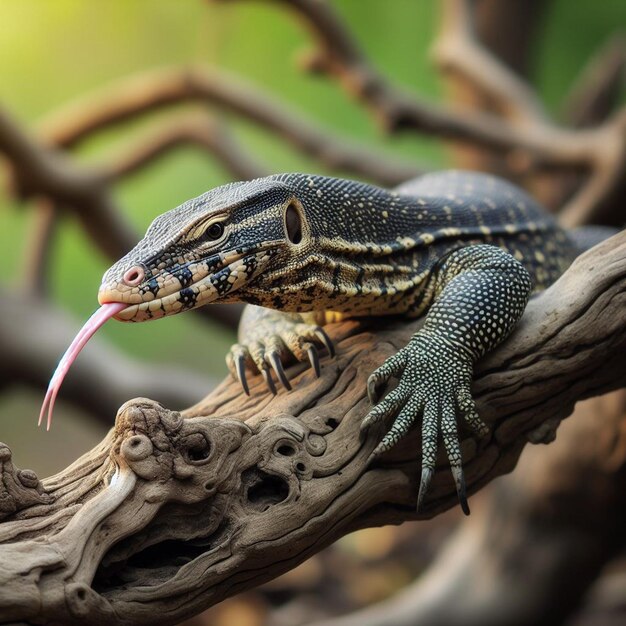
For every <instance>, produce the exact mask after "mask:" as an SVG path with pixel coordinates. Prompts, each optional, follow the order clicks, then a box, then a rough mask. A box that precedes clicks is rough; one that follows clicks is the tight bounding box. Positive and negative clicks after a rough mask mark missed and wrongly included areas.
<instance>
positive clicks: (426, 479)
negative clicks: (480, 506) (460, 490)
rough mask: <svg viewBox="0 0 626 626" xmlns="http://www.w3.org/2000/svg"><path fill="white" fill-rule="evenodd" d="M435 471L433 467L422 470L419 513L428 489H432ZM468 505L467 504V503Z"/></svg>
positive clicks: (418, 503)
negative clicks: (431, 483) (431, 482)
mask: <svg viewBox="0 0 626 626" xmlns="http://www.w3.org/2000/svg"><path fill="white" fill-rule="evenodd" d="M434 473H435V470H434V469H432V468H431V467H423V468H422V479H421V481H420V490H419V493H418V494H417V511H418V512H419V511H420V510H421V508H422V505H423V504H424V498H425V497H426V493H427V492H428V488H429V487H430V481H431V480H432V478H433V474H434ZM466 504H467V503H466Z"/></svg>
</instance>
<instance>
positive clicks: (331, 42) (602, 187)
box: [273, 0, 626, 227]
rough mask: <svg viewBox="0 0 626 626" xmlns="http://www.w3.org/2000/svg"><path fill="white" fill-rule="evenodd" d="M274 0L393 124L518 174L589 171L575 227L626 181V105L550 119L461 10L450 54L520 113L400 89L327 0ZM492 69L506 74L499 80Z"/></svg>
mask: <svg viewBox="0 0 626 626" xmlns="http://www.w3.org/2000/svg"><path fill="white" fill-rule="evenodd" d="M273 1H274V2H276V3H280V4H281V5H283V6H285V7H287V8H289V9H291V10H293V11H294V12H295V13H296V15H297V16H298V17H300V18H301V19H302V20H303V22H304V24H305V25H306V26H307V27H308V29H309V30H310V31H311V33H312V35H313V38H314V39H315V41H316V44H317V50H316V51H315V52H314V53H313V54H312V55H310V56H309V58H308V61H307V63H306V65H307V67H308V68H309V69H312V70H314V71H316V72H324V73H326V74H328V75H329V76H331V77H332V78H335V79H336V80H337V81H338V82H339V84H340V85H341V86H342V87H343V88H344V90H345V91H346V92H347V93H348V94H349V95H351V96H352V97H354V98H356V99H357V100H358V101H359V102H361V103H362V104H363V105H364V106H365V107H366V108H368V109H369V110H370V111H371V112H372V114H373V115H374V117H375V118H376V119H377V120H378V121H379V122H380V123H382V125H383V126H384V127H385V128H386V129H387V130H388V131H389V132H398V131H406V130H412V131H417V132H421V133H427V134H431V135H436V136H438V137H441V138H443V139H451V140H454V141H459V142H465V143H468V144H470V145H472V146H476V147H481V148H485V149H489V150H491V151H495V152H497V153H500V154H502V153H503V154H504V156H505V157H507V158H508V159H509V163H508V166H509V168H510V169H511V170H512V171H513V172H516V173H517V174H522V173H531V172H538V171H545V170H552V169H558V170H562V171H567V172H579V173H583V172H587V173H588V174H589V180H588V182H587V183H586V184H585V185H583V187H582V188H581V190H580V192H579V193H577V194H576V195H575V197H574V198H573V199H572V200H571V201H570V203H569V204H568V206H567V207H566V209H565V210H564V211H563V214H562V219H563V223H564V224H565V225H567V226H569V227H573V226H579V225H582V224H584V223H585V220H586V219H588V217H589V215H590V214H595V213H594V211H595V210H596V207H598V206H600V207H601V208H600V210H599V213H600V214H602V207H603V205H604V203H605V201H606V200H607V198H609V197H612V196H613V195H614V194H615V193H616V192H617V190H618V189H620V188H621V186H620V181H621V180H622V179H623V177H624V172H625V171H626V109H624V110H622V111H618V112H617V113H615V114H614V115H613V116H611V117H610V118H609V119H608V120H606V121H605V122H604V123H602V124H599V125H597V126H595V127H593V128H584V129H568V128H563V127H559V126H557V125H556V124H553V123H550V122H547V121H545V120H544V119H543V114H542V108H541V105H540V103H539V102H538V99H537V97H536V96H535V95H534V94H533V93H532V91H531V90H530V88H529V87H527V86H526V85H525V84H524V83H523V81H521V79H519V78H518V77H516V76H515V75H514V74H513V73H512V72H511V71H510V70H508V69H507V68H506V67H505V66H504V65H503V64H502V63H500V62H499V60H497V59H495V58H494V57H493V55H491V54H490V53H489V52H488V51H487V50H486V49H484V48H483V47H481V46H480V45H479V44H478V42H476V40H475V39H474V38H473V35H472V31H471V29H469V28H468V27H467V26H466V24H465V22H463V23H461V20H459V19H457V17H455V18H454V19H452V18H451V19H450V20H448V26H449V27H450V28H451V30H452V33H453V35H452V36H451V37H450V38H449V39H448V40H447V41H448V45H449V44H450V39H452V40H453V42H454V46H452V47H451V50H452V52H454V54H451V55H448V56H447V58H446V64H447V65H448V66H450V65H453V66H454V68H455V69H456V70H461V71H463V72H465V73H466V74H469V78H470V80H473V81H475V82H476V81H479V85H480V86H481V88H482V89H483V90H485V91H487V92H488V93H490V94H491V95H492V96H493V97H495V98H496V100H497V101H498V102H500V104H501V105H503V106H504V108H505V110H506V111H507V112H508V114H515V116H516V120H515V121H512V120H507V119H503V118H502V117H500V116H497V115H494V114H489V113H484V112H476V111H473V112H468V111H466V110H463V111H461V110H454V109H451V108H448V107H445V106H441V105H439V104H438V105H433V104H430V103H428V102H426V101H424V100H421V99H419V98H416V97H414V96H413V95H409V94H407V93H405V92H403V91H400V90H398V89H397V88H395V87H393V86H392V85H390V84H389V83H388V81H387V80H386V78H385V77H384V76H383V75H381V74H380V73H379V72H377V71H376V70H375V69H374V68H373V66H372V65H371V63H370V62H369V60H368V59H367V58H366V56H365V55H364V54H363V53H362V52H361V51H360V50H359V48H358V46H357V45H356V43H355V42H354V41H353V39H352V37H351V35H350V33H349V32H348V30H347V29H346V28H345V26H344V24H343V23H342V22H341V20H340V19H339V18H338V17H337V15H336V14H335V12H334V10H333V9H332V8H331V6H330V5H329V4H328V3H327V2H323V1H321V0H273ZM446 6H447V7H448V9H449V10H448V11H447V13H446V14H447V15H448V17H449V16H451V15H453V14H454V10H457V11H459V10H462V11H465V9H466V2H465V0H449V2H448V4H447V5H446ZM465 53H467V54H469V55H470V56H471V58H472V60H473V62H478V63H481V64H482V65H480V66H479V67H478V68H477V67H474V65H469V64H466V63H465V62H464V61H463V59H460V58H458V55H462V54H465ZM452 58H454V61H453V60H452ZM492 71H493V72H495V73H496V74H495V75H496V76H497V77H498V80H491V74H490V72H492ZM502 83H503V84H504V85H506V86H507V88H510V89H512V90H513V93H514V94H516V95H517V96H518V97H519V98H520V99H521V101H520V102H519V103H518V102H516V101H515V99H514V98H510V97H509V96H508V94H507V93H506V90H504V89H502V88H501V84H502Z"/></svg>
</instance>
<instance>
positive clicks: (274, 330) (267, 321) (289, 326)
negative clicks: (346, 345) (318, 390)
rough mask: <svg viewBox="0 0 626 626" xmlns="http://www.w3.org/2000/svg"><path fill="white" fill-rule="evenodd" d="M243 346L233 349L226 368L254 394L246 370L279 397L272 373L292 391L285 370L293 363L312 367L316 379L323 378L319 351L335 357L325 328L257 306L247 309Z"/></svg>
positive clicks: (299, 317)
mask: <svg viewBox="0 0 626 626" xmlns="http://www.w3.org/2000/svg"><path fill="white" fill-rule="evenodd" d="M239 338H240V343H237V344H235V345H233V346H232V347H231V349H230V352H229V353H228V354H227V356H226V364H227V365H228V368H229V370H230V372H231V373H232V375H233V376H234V377H235V378H237V379H238V380H239V382H240V383H241V386H242V387H243V390H244V392H245V393H246V394H248V395H249V394H250V390H249V387H248V381H247V376H246V370H247V369H250V370H252V371H253V372H254V373H260V374H261V375H262V376H263V379H264V380H265V384H266V385H267V387H268V389H269V390H270V391H271V392H272V394H274V395H275V394H276V393H277V389H276V385H275V383H274V380H273V378H272V372H273V373H274V375H275V376H276V378H277V380H278V381H279V382H280V384H281V385H282V386H283V387H284V388H285V389H287V390H288V391H289V390H291V383H290V382H289V379H288V378H287V374H286V373H285V369H284V366H285V365H286V364H288V363H290V362H295V361H304V362H308V363H310V365H311V367H312V368H313V370H314V372H315V375H316V376H317V377H318V378H319V376H320V375H321V366H320V356H319V350H320V349H324V348H325V349H326V350H327V352H328V353H329V355H330V356H331V357H334V356H335V349H334V346H333V344H332V341H331V340H330V338H329V337H328V335H327V334H326V332H325V331H324V329H323V328H322V327H321V326H318V325H315V324H307V323H305V322H304V321H303V320H302V317H301V316H300V315H298V314H289V313H281V312H279V311H273V310H271V309H265V308H262V307H257V306H250V305H249V306H247V307H246V309H245V310H244V314H243V316H242V320H241V324H240V327H239Z"/></svg>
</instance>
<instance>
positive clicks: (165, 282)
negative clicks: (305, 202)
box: [98, 178, 310, 322]
mask: <svg viewBox="0 0 626 626" xmlns="http://www.w3.org/2000/svg"><path fill="white" fill-rule="evenodd" d="M309 239H310V234H309V228H308V225H307V223H306V220H305V218H304V211H303V209H302V205H301V204H300V202H299V200H298V199H297V198H296V197H295V196H294V194H293V192H292V191H291V190H290V189H289V188H288V187H287V186H286V185H285V184H284V183H282V182H280V181H278V180H275V179H272V178H261V179H257V180H254V181H250V182H243V183H232V184H229V185H225V186H223V187H218V188H216V189H214V190H212V191H209V192H208V193H205V194H204V195H202V196H199V197H198V198H195V199H193V200H190V201H188V202H185V203H184V204H182V205H181V206H179V207H177V208H175V209H173V210H171V211H169V212H167V213H164V214H163V215H160V216H159V217H157V218H156V219H155V220H154V222H153V223H152V224H151V226H150V227H149V228H148V230H147V232H146V234H145V236H144V238H143V239H142V240H141V241H140V242H139V243H138V244H137V245H136V246H135V248H133V249H132V250H131V251H130V252H129V253H128V254H127V255H126V256H124V257H123V258H122V259H120V260H119V261H118V262H117V263H115V265H113V266H112V267H111V268H110V269H109V270H108V271H107V272H106V273H105V275H104V277H103V280H102V285H101V287H100V291H99V293H98V300H99V301H100V304H103V305H104V304H110V303H123V304H126V305H127V306H126V307H125V308H123V309H121V310H119V311H117V312H116V313H115V315H114V317H115V318H116V319H118V320H121V321H134V322H139V321H145V320H151V319H157V318H160V317H163V316H165V315H172V314H175V313H180V312H182V311H186V310H189V309H193V308H196V307H199V306H202V305H204V304H208V303H210V302H233V301H246V300H247V298H246V295H247V292H246V290H247V288H248V287H252V286H254V285H256V283H258V282H259V281H262V280H266V279H268V275H269V274H271V272H272V269H273V268H279V267H281V266H284V262H285V261H286V260H287V259H288V258H293V257H294V255H296V256H297V255H298V254H299V253H303V252H304V250H303V249H304V248H305V247H306V246H303V244H305V243H306V241H308V240H309Z"/></svg>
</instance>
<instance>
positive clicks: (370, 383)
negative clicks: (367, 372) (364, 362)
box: [367, 376, 378, 404]
mask: <svg viewBox="0 0 626 626" xmlns="http://www.w3.org/2000/svg"><path fill="white" fill-rule="evenodd" d="M367 397H368V398H369V401H370V404H376V403H377V402H378V393H377V392H376V379H375V378H374V377H373V376H370V377H369V378H368V379H367Z"/></svg>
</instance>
